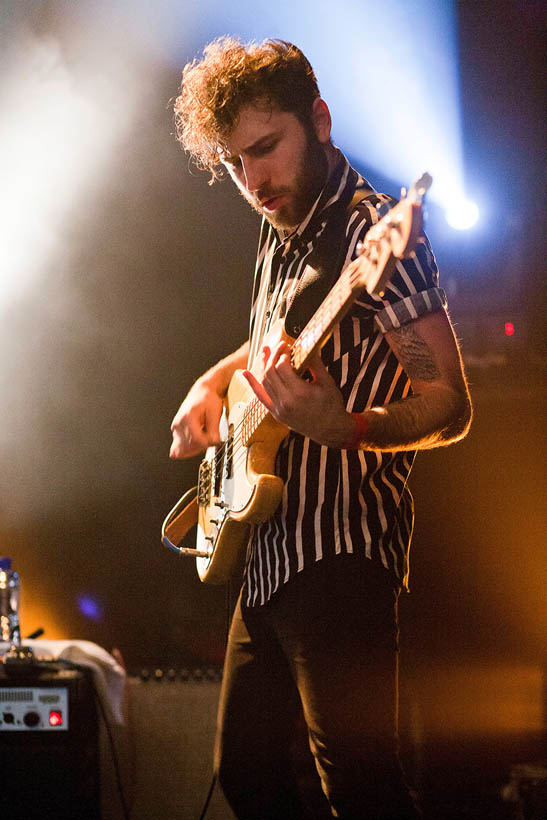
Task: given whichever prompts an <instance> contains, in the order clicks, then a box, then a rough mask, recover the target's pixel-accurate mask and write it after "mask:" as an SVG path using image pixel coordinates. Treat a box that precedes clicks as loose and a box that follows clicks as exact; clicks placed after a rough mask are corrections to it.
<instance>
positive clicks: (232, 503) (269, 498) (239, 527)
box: [162, 174, 432, 584]
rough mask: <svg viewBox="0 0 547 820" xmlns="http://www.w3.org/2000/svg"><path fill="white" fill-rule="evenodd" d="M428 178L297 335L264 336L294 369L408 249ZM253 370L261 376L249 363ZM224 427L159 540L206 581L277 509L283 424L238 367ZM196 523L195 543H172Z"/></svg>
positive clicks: (224, 571) (381, 283)
mask: <svg viewBox="0 0 547 820" xmlns="http://www.w3.org/2000/svg"><path fill="white" fill-rule="evenodd" d="M431 181H432V180H431V177H430V176H429V174H424V175H423V176H422V177H421V178H420V179H419V180H418V181H417V182H416V183H414V185H413V186H412V188H411V189H410V191H409V193H408V195H407V196H404V197H403V198H402V199H401V200H400V201H399V203H398V204H397V205H395V206H394V207H393V208H392V209H391V210H390V211H389V212H388V213H387V214H386V215H385V216H384V217H383V218H382V219H381V220H379V221H378V222H377V223H376V224H375V225H373V226H372V227H371V228H370V229H369V230H368V232H367V234H366V236H365V239H364V241H363V243H362V245H361V248H360V251H359V256H358V257H357V258H356V259H355V260H354V261H353V262H350V264H349V265H348V266H347V267H346V268H345V270H344V271H343V272H342V273H341V275H340V277H339V278H338V280H337V281H336V284H335V285H334V287H333V288H332V290H331V291H330V292H329V294H328V295H327V297H326V298H325V299H324V301H323V302H322V303H321V305H320V306H319V308H318V309H317V310H316V312H315V313H314V314H313V316H312V318H311V319H310V320H309V322H308V324H307V325H306V327H305V328H304V330H303V331H302V332H301V333H300V335H299V336H298V338H297V339H291V338H290V337H288V336H287V335H286V334H285V332H284V328H283V326H282V325H283V322H282V321H281V322H280V323H279V324H278V325H277V326H275V327H274V328H272V330H271V331H270V333H269V334H268V336H267V338H266V340H265V342H264V343H265V344H269V346H270V347H271V348H272V349H273V347H274V346H275V344H276V342H277V341H279V339H281V338H283V339H284V340H285V341H287V342H288V343H289V344H290V345H291V362H292V366H293V368H294V369H295V370H296V372H297V373H299V374H304V373H305V371H306V366H307V364H308V362H309V359H310V357H311V355H312V354H313V353H315V352H316V351H319V350H320V349H321V347H322V346H323V345H324V343H325V342H326V341H327V339H328V338H329V336H330V334H331V333H332V331H333V329H334V327H335V326H336V325H337V324H338V322H339V321H340V320H341V319H342V318H343V317H344V316H345V314H346V313H347V312H348V311H349V309H350V307H351V305H352V304H353V302H354V301H355V299H356V298H357V297H358V295H359V293H360V292H362V290H363V288H366V290H367V291H368V293H370V294H378V295H380V296H381V295H382V294H383V289H384V288H385V286H386V284H387V282H388V281H389V279H390V277H391V275H392V273H393V271H394V269H395V265H396V261H397V259H402V258H404V257H409V256H412V255H413V254H414V249H415V247H416V243H417V242H418V241H419V237H420V235H421V230H422V200H423V197H424V194H425V193H426V191H427V190H428V188H429V187H430V185H431ZM403 193H404V192H403ZM252 372H253V374H254V375H255V376H256V377H257V378H258V379H260V377H261V374H260V372H257V371H256V370H255V368H254V367H253V369H252ZM223 427H224V430H222V427H221V433H222V432H223V433H224V435H223V442H222V444H220V445H216V446H212V447H209V448H208V449H207V451H206V453H205V457H204V459H203V461H202V462H201V465H200V467H199V473H198V484H197V488H196V487H194V488H193V489H192V490H190V491H189V492H188V493H186V494H185V495H184V496H183V497H182V498H181V499H180V501H178V502H177V504H176V505H175V506H174V507H173V509H172V510H171V511H170V513H169V514H168V515H167V518H166V519H165V521H164V523H163V527H162V542H163V543H164V544H165V545H166V546H167V547H170V548H171V549H173V550H175V551H176V552H177V553H179V554H181V555H192V556H194V557H195V558H196V565H197V571H198V575H199V577H200V578H201V580H202V581H206V582H208V583H213V584H219V583H223V582H224V581H227V580H228V578H229V577H230V576H231V574H232V572H233V571H234V568H235V567H236V565H237V564H238V562H239V561H240V559H241V557H242V552H243V550H244V549H245V547H246V544H247V541H248V536H249V530H250V527H251V525H253V524H259V523H261V522H263V521H266V520H267V519H268V518H269V517H270V516H271V515H273V513H274V512H275V510H276V509H277V507H278V505H279V502H280V501H281V495H282V491H283V481H282V479H281V478H279V477H278V476H276V475H275V474H274V465H275V458H276V454H277V450H278V448H279V445H280V444H281V442H282V441H283V439H284V438H285V436H286V435H287V434H288V428H287V427H286V426H285V425H284V424H281V423H280V422H278V421H276V419H274V418H273V416H272V415H271V414H270V413H269V412H268V410H267V409H266V407H265V406H264V405H263V404H262V403H261V402H260V401H259V399H257V398H256V396H255V394H254V393H253V391H252V389H251V387H250V386H249V384H248V382H247V380H246V379H245V378H244V376H243V375H242V374H241V371H240V370H238V371H236V372H235V373H234V375H233V377H232V380H231V382H230V386H229V388H228V393H227V396H226V400H225V414H224V419H223ZM196 524H197V542H196V547H195V548H192V547H184V546H179V544H180V542H181V541H182V539H183V538H184V537H185V536H186V534H187V533H188V531H189V530H190V529H191V528H192V527H193V526H194V525H196Z"/></svg>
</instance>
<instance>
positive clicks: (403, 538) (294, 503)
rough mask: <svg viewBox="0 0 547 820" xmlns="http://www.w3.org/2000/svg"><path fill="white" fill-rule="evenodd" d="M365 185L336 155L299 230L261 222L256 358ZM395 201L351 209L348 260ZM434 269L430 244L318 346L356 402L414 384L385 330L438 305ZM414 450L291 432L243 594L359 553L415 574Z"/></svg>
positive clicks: (399, 576)
mask: <svg viewBox="0 0 547 820" xmlns="http://www.w3.org/2000/svg"><path fill="white" fill-rule="evenodd" d="M360 188H362V189H363V190H364V189H366V188H368V189H370V186H369V185H368V183H367V182H366V181H365V180H364V179H363V178H362V177H360V176H359V175H358V174H357V173H356V171H354V170H353V169H352V168H351V167H350V165H349V163H348V162H347V160H346V159H345V157H343V155H342V154H340V157H339V162H338V163H337V165H336V167H335V169H334V171H333V173H332V175H331V177H330V178H329V180H328V182H327V184H326V186H325V188H324V189H323V191H322V193H321V195H320V196H319V197H318V199H317V201H316V202H315V203H314V205H313V207H312V208H311V210H310V212H309V214H308V216H307V217H306V219H305V220H304V221H303V222H302V223H301V225H300V226H299V227H298V229H297V230H296V231H295V232H294V233H292V234H291V235H290V236H288V237H286V238H284V239H283V238H281V237H280V236H279V235H278V233H277V232H276V231H275V229H274V228H272V227H271V226H270V225H269V224H268V223H267V222H265V221H264V222H263V225H262V230H261V235H260V242H259V248H258V256H257V265H256V275H255V292H254V295H253V305H252V310H251V333H250V355H249V366H252V363H253V361H254V359H255V357H256V356H257V355H259V354H260V350H261V345H262V340H263V337H264V335H265V334H266V333H267V332H268V329H269V328H270V327H271V325H272V324H273V323H274V322H275V321H276V320H278V319H279V318H283V316H284V315H285V312H286V309H287V305H290V304H291V299H292V297H293V295H294V293H295V291H296V285H297V283H298V282H299V281H300V279H301V277H302V275H303V272H304V270H305V268H306V265H307V263H308V261H309V260H310V255H311V253H312V251H313V249H314V247H316V243H317V242H318V240H319V237H320V236H321V234H322V232H323V231H324V230H325V226H326V225H327V222H328V220H329V219H332V218H333V214H334V213H335V211H336V209H338V213H340V211H339V209H340V207H346V208H347V206H348V204H349V203H350V202H351V200H352V197H353V195H354V193H355V191H356V190H358V189H360ZM388 201H389V197H387V196H385V195H383V194H377V193H372V194H370V195H369V196H366V198H364V199H362V200H361V202H359V203H358V204H357V205H356V206H355V207H354V208H353V210H352V211H351V213H350V214H348V215H347V216H346V217H345V218H346V222H347V226H346V230H345V236H344V239H343V241H344V248H343V249H342V255H341V257H339V259H340V260H341V262H342V267H345V266H346V264H347V263H348V262H349V261H351V259H353V258H355V257H356V256H357V251H356V247H357V245H358V243H359V242H360V241H361V240H362V239H363V237H364V235H365V234H366V232H367V230H368V229H369V228H370V226H371V224H372V223H374V222H376V221H378V218H379V217H378V212H377V210H376V206H377V205H379V204H382V203H385V202H388ZM437 283H438V271H437V266H436V263H435V259H434V256H433V253H432V251H431V248H430V246H429V243H427V242H425V243H423V244H419V245H418V249H417V252H416V256H415V257H414V258H412V259H406V260H404V261H401V262H398V263H397V268H396V271H395V273H394V275H393V276H392V279H391V282H390V284H389V285H388V286H387V287H386V289H385V292H384V295H383V297H382V298H380V297H376V296H370V295H369V294H367V293H366V292H364V293H363V294H362V295H360V296H359V300H358V301H357V302H355V303H354V305H353V307H352V309H351V311H350V312H349V313H348V314H347V315H346V317H345V318H344V319H342V321H341V322H340V324H339V325H338V326H337V327H336V329H335V331H334V333H333V334H332V336H331V337H330V339H329V340H328V342H327V343H326V344H325V346H324V347H323V349H322V352H321V357H322V359H323V361H324V363H325V365H326V366H327V368H328V371H329V373H330V375H331V376H332V377H333V378H334V380H335V381H336V383H337V385H338V386H339V388H340V390H341V392H342V396H343V399H344V402H345V406H346V409H347V410H348V411H349V412H362V411H364V410H366V409H367V408H368V407H372V406H378V405H384V404H387V403H389V402H392V401H397V400H399V399H402V398H404V397H405V396H407V395H408V394H409V393H410V392H411V387H410V381H409V379H408V377H407V375H406V373H405V372H404V370H403V368H402V367H401V365H400V363H399V361H398V360H397V358H396V357H395V355H394V353H393V352H392V350H391V348H390V346H389V345H388V343H387V341H386V339H385V338H384V333H386V332H387V331H388V330H390V329H393V328H396V327H400V326H401V325H403V324H405V323H406V322H409V321H412V320H413V319H416V318H417V317H418V316H420V315H421V314H424V313H427V312H430V311H434V310H438V309H443V307H444V294H443V291H442V290H440V289H439V288H438V287H437ZM414 456H415V453H414V452H410V451H406V452H397V453H393V452H383V451H377V450H375V451H371V452H364V451H360V450H335V449H330V448H328V447H325V446H323V445H320V444H318V443H316V442H315V441H312V440H311V439H310V438H308V437H305V436H302V435H300V434H299V433H295V432H294V431H291V432H290V433H289V435H288V436H287V438H286V439H285V440H284V441H283V443H282V444H281V446H280V448H279V451H278V454H277V460H276V473H277V475H279V476H281V477H282V478H283V481H284V488H283V496H282V500H281V503H280V505H279V507H278V509H277V511H276V512H275V514H274V515H273V516H272V517H271V518H270V519H269V520H268V521H266V522H264V523H262V524H260V525H257V526H256V527H255V528H254V530H253V532H252V533H251V537H250V541H249V549H248V559H247V565H246V570H245V581H244V600H245V601H246V603H247V605H248V606H254V605H260V604H264V603H265V602H266V601H267V600H268V599H269V598H270V597H271V596H272V595H273V594H274V593H275V592H276V590H278V589H279V588H280V587H281V586H282V585H283V584H285V583H287V582H288V581H289V580H290V578H292V577H293V576H294V575H295V574H296V573H298V572H301V571H305V569H306V567H308V566H310V565H312V564H313V563H315V562H316V561H319V560H321V559H322V558H324V557H325V556H329V557H330V556H334V555H336V554H340V553H356V554H358V553H360V554H362V555H365V556H366V557H367V558H370V559H371V560H372V561H375V562H377V563H378V564H380V565H382V566H383V567H385V569H386V570H387V571H388V572H390V573H391V574H392V576H393V579H394V583H395V584H401V585H403V586H405V587H406V586H407V585H408V552H409V546H410V538H411V535H412V527H413V519H414V509H413V501H412V496H411V494H410V492H409V490H408V487H407V479H408V475H409V473H410V469H411V467H412V463H413V461H414Z"/></svg>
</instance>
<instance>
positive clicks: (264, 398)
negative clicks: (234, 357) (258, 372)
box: [243, 370, 274, 413]
mask: <svg viewBox="0 0 547 820" xmlns="http://www.w3.org/2000/svg"><path fill="white" fill-rule="evenodd" d="M243 375H244V376H245V378H246V379H247V381H248V382H249V385H250V386H251V389H252V391H253V393H254V394H255V396H256V397H257V399H259V400H260V401H261V402H262V404H263V405H264V406H265V407H266V408H267V409H268V410H269V411H270V413H272V412H273V407H274V406H273V402H272V400H271V398H270V396H269V395H268V393H267V392H266V390H265V389H264V387H263V386H262V385H261V384H260V382H259V381H258V380H257V379H255V377H254V376H253V374H252V373H251V372H250V370H244V371H243Z"/></svg>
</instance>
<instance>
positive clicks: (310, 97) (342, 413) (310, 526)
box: [170, 37, 471, 820]
mask: <svg viewBox="0 0 547 820" xmlns="http://www.w3.org/2000/svg"><path fill="white" fill-rule="evenodd" d="M175 116H176V123H177V129H178V134H179V138H180V140H181V142H182V144H183V146H184V147H185V149H186V150H187V151H188V152H189V153H190V154H191V155H192V156H193V157H194V159H195V160H196V161H197V163H198V165H199V166H200V167H202V168H206V169H208V170H210V171H211V172H212V174H213V176H214V177H217V176H220V175H221V173H222V171H223V170H226V171H227V172H228V174H229V175H230V177H231V178H232V180H233V181H234V183H235V185H236V186H237V188H238V189H239V191H240V192H241V194H242V195H243V196H244V197H245V199H246V200H247V201H248V202H249V204H250V205H251V207H253V208H254V209H255V210H256V211H257V212H258V213H259V214H260V215H261V216H262V229H261V235H260V243H259V249H258V256H257V266H256V275H255V285H254V292H253V301H252V309H251V333H250V339H249V341H247V342H245V343H244V344H243V345H242V346H241V347H240V348H239V349H238V350H236V351H235V352H234V353H232V354H231V355H230V356H227V357H226V358H225V359H222V360H221V361H219V362H218V363H217V364H216V365H215V366H214V367H212V368H211V369H210V370H209V371H207V372H206V373H205V374H204V375H203V376H201V378H199V379H198V380H197V382H196V383H195V384H194V385H193V387H192V388H191V390H190V391H189V393H188V395H187V396H186V398H185V399H184V401H183V403H182V405H181V407H180V409H179V411H178V412H177V414H176V416H175V418H174V420H173V423H172V428H171V429H172V433H173V443H172V447H171V453H170V455H171V457H172V458H186V457H189V456H193V455H196V454H197V453H200V452H202V451H204V450H205V449H206V448H210V447H211V446H213V445H218V444H219V443H220V433H219V423H220V419H221V415H222V411H223V407H224V405H225V400H226V396H227V392H228V389H229V387H230V384H231V383H233V379H234V377H235V374H236V371H243V374H242V376H243V380H246V382H244V383H245V384H247V383H248V386H249V392H250V395H251V396H252V397H253V399H254V401H255V402H257V404H258V405H260V407H261V408H262V409H263V410H264V412H265V413H267V414H268V418H270V419H272V423H273V424H275V423H276V422H279V423H280V425H284V427H281V426H279V429H280V430H281V431H282V432H281V435H280V436H279V438H278V439H276V441H275V448H274V454H275V469H274V472H275V474H276V476H277V477H278V478H279V487H280V490H279V499H277V498H276V502H275V504H274V510H273V511H272V514H271V515H269V517H268V518H266V520H263V521H260V520H258V519H257V520H255V519H253V518H252V517H251V519H250V524H249V525H248V527H249V530H248V532H249V540H248V545H247V557H246V565H245V572H244V579H243V585H242V589H241V593H240V596H239V600H238V603H237V606H236V610H235V613H234V617H233V621H232V626H231V630H230V637H229V642H228V647H227V655H226V661H225V668H224V676H223V684H222V692H221V698H220V707H219V727H218V735H217V744H216V751H215V764H216V768H217V772H218V776H219V780H220V784H221V786H222V788H223V790H224V793H225V795H226V797H227V799H228V802H229V803H230V805H231V807H232V809H233V811H234V812H235V814H236V816H237V817H240V818H257V820H267V819H268V818H272V819H273V818H279V819H280V820H281V818H282V819H283V820H287V818H304V817H313V816H316V817H317V816H318V814H317V811H318V810H317V809H311V808H310V806H309V805H306V799H305V798H304V797H303V796H302V794H301V793H300V790H299V788H298V783H297V781H296V778H295V775H294V772H293V769H292V766H291V762H290V759H291V756H290V747H291V742H292V736H293V735H292V729H293V726H294V724H295V720H296V718H297V716H298V715H299V714H300V715H301V714H303V717H304V720H305V723H306V726H307V731H308V737H309V745H310V749H311V752H312V754H313V756H314V759H315V766H316V769H317V772H318V775H319V778H320V782H321V786H322V789H323V792H324V794H325V795H326V801H327V802H325V807H326V806H327V803H328V807H329V808H330V811H331V812H332V815H333V816H335V817H339V818H365V817H370V818H373V817H374V818H376V817H377V818H380V817H381V818H393V820H395V818H397V820H400V818H414V817H418V816H419V814H418V812H417V810H416V808H415V807H414V804H413V802H412V800H411V798H410V795H409V792H408V789H407V787H406V784H405V782H404V778H403V774H402V771H401V767H400V764H399V760H398V754H397V654H398V630H397V598H398V594H399V591H400V589H401V588H407V585H408V550H409V544H410V537H411V533H412V524H413V504H412V497H411V495H410V493H409V491H408V488H407V479H408V475H409V472H410V469H411V466H412V462H413V459H414V455H415V452H416V451H417V450H423V449H428V448H432V447H439V446H445V445H448V444H450V443H452V442H455V441H458V440H459V439H461V438H463V436H465V434H466V433H467V430H468V428H469V424H470V420H471V405H470V400H469V394H468V390H467V386H466V382H465V377H464V374H463V369H462V362H461V357H460V354H459V351H458V347H457V343H456V340H455V337H454V333H453V331H452V327H451V325H450V321H449V319H448V316H447V313H446V309H445V298H444V293H443V291H442V290H440V289H439V287H438V271H437V267H436V263H435V259H434V256H433V253H432V251H431V248H430V246H429V243H428V241H427V239H426V237H425V236H423V235H421V237H420V241H418V243H417V244H416V248H415V253H414V255H412V256H410V257H409V258H403V259H397V260H394V261H393V265H392V270H391V273H390V279H389V280H388V281H386V283H385V284H384V285H383V287H382V289H381V290H379V291H378V292H375V291H372V292H369V291H368V290H366V289H365V290H363V292H362V293H359V294H358V295H357V298H356V299H355V300H354V301H353V303H352V306H351V308H348V310H347V312H345V313H344V315H343V316H342V317H341V318H340V320H339V321H338V323H337V324H336V325H335V326H333V327H332V329H331V330H329V334H330V335H329V336H328V338H326V339H322V341H321V345H322V348H321V350H320V352H319V350H315V349H314V350H313V352H312V353H311V354H310V356H309V358H308V359H307V360H306V366H305V378H303V377H302V376H303V373H302V372H298V369H297V368H296V367H295V361H294V348H293V347H292V346H291V337H297V336H298V334H299V333H300V332H301V330H302V327H304V325H306V322H307V321H308V319H309V317H310V315H311V314H312V313H313V311H314V310H315V309H316V308H317V307H318V306H319V303H320V301H321V299H320V298H317V297H316V295H314V291H315V289H316V288H318V290H319V291H320V292H321V294H320V295H321V297H323V296H325V294H328V292H329V288H331V287H332V286H333V284H334V283H335V282H336V280H337V277H338V276H339V274H340V271H341V270H343V269H345V268H346V267H347V265H348V264H350V263H351V262H352V260H356V259H357V258H358V256H359V253H360V243H363V242H365V244H366V243H368V244H367V254H368V255H369V262H370V264H371V265H374V264H376V260H375V258H374V256H375V254H376V252H377V251H376V244H377V243H376V240H375V241H374V243H373V244H372V245H371V241H370V239H365V237H366V236H367V232H368V231H369V229H370V228H371V226H372V225H373V224H375V223H378V221H379V219H380V214H381V213H382V209H383V210H388V207H389V205H390V204H391V200H390V199H389V197H386V196H385V195H382V194H377V193H376V192H374V191H373V189H372V188H371V186H370V185H369V184H368V183H367V182H366V180H364V179H363V178H362V177H361V176H360V175H359V174H358V173H357V172H355V171H354V170H353V169H352V168H351V167H350V165H349V164H348V162H347V160H346V158H345V157H344V156H343V155H342V153H341V152H340V151H339V150H338V149H337V148H336V147H335V146H334V145H333V144H332V142H331V136H330V134H331V118H330V113H329V109H328V107H327V105H326V103H325V102H324V101H323V100H322V99H321V97H320V95H319V90H318V87H317V82H316V78H315V75H314V72H313V69H312V68H311V66H310V64H309V63H308V61H307V60H306V58H305V57H304V55H303V54H302V52H301V51H300V50H299V49H298V48H296V47H295V46H294V45H291V44H289V43H286V42H283V41H277V40H267V41H265V42H264V43H262V44H249V45H244V44H242V43H240V42H239V41H237V40H234V39H232V38H229V37H224V38H220V39H219V40H217V41H215V42H213V43H211V44H209V46H207V47H206V49H205V51H204V55H203V57H202V59H201V60H199V61H194V62H193V63H191V64H189V65H187V66H186V68H185V69H184V73H183V81H182V88H181V93H180V96H179V97H178V98H177V100H176V103H175ZM387 224H388V226H389V225H390V226H391V228H390V230H395V228H396V227H397V226H395V227H394V222H393V221H392V222H391V223H389V222H388V223H387ZM369 236H370V235H369ZM310 274H311V275H310ZM310 283H311V284H310ZM318 283H319V284H318ZM322 310H323V307H321V308H320V310H319V315H321V311H322ZM239 378H241V376H240V377H239ZM255 397H256V398H255ZM251 440H252V439H251ZM279 442H280V443H279ZM244 443H245V444H246V442H244ZM230 458H231V459H232V460H235V461H237V459H240V458H242V456H241V454H239V455H238V454H237V453H236V452H235V451H234V453H233V454H231V455H230ZM243 458H245V453H243ZM244 469H245V468H244ZM221 506H226V505H225V504H222V505H221ZM215 523H216V520H215ZM246 532H247V530H246ZM327 811H328V809H327Z"/></svg>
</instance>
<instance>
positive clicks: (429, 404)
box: [354, 386, 472, 451]
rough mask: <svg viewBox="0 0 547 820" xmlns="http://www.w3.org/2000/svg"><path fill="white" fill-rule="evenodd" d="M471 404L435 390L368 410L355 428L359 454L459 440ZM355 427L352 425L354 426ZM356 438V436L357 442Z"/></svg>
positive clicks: (453, 393) (462, 397) (463, 394)
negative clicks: (358, 433)
mask: <svg viewBox="0 0 547 820" xmlns="http://www.w3.org/2000/svg"><path fill="white" fill-rule="evenodd" d="M471 416H472V411H471V403H470V401H469V397H468V394H467V392H466V391H462V392H461V393H459V392H456V391H454V390H451V389H449V388H446V387H441V386H438V387H436V388H435V389H432V390H429V391H427V392H424V393H422V394H419V395H414V396H409V397H408V398H406V399H402V400H401V401H397V402H393V403H391V404H387V405H384V406H383V407H372V408H371V409H369V410H366V411H365V413H363V421H362V422H359V421H357V424H355V426H356V427H357V428H358V429H360V430H362V434H361V435H362V438H361V441H360V443H359V444H357V443H356V445H355V446H356V447H358V448H359V449H363V450H392V451H398V450H427V449H430V448H433V447H444V446H447V445H448V444H452V443H453V442H455V441H459V440H460V439H462V438H463V437H464V436H465V435H466V433H467V431H468V429H469V426H470V423H471ZM354 423H355V422H354ZM359 437H360V436H358V438H359Z"/></svg>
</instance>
